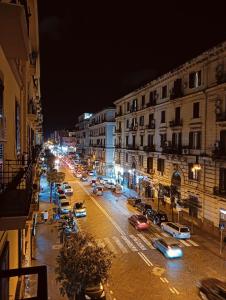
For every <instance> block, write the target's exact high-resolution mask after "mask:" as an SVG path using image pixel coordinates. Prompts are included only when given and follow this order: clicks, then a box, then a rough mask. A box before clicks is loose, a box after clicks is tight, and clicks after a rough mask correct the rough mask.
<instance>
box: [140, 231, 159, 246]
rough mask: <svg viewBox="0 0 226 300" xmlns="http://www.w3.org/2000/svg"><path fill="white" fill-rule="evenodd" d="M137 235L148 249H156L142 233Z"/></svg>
mask: <svg viewBox="0 0 226 300" xmlns="http://www.w3.org/2000/svg"><path fill="white" fill-rule="evenodd" d="M137 235H138V236H139V238H140V239H141V240H142V241H144V242H145V244H146V245H148V247H150V248H151V249H155V247H154V246H153V245H152V243H151V242H149V240H148V239H147V238H146V237H144V236H143V235H142V233H138V234H137Z"/></svg>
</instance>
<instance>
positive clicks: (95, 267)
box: [55, 232, 113, 299]
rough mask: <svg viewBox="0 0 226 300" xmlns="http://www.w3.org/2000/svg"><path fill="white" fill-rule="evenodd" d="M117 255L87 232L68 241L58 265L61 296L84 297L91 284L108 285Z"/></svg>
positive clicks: (58, 258) (57, 277)
mask: <svg viewBox="0 0 226 300" xmlns="http://www.w3.org/2000/svg"><path fill="white" fill-rule="evenodd" d="M112 258H113V253H112V252H111V251H110V250H109V249H108V248H107V247H103V246H99V245H98V244H97V242H96V241H95V239H94V238H93V237H92V236H91V235H90V234H87V233H81V232H78V233H76V234H72V235H71V237H70V239H67V240H66V241H65V243H64V244H63V247H62V249H61V250H60V252H59V254H58V256H57V259H56V262H57V267H56V269H55V272H56V275H57V276H56V281H57V282H59V283H60V293H61V295H62V296H64V295H65V294H66V295H67V296H68V298H69V299H75V297H76V295H77V296H78V295H82V294H83V293H84V290H85V288H86V286H87V285H88V284H91V283H94V284H95V283H99V282H100V281H102V282H105V281H106V280H107V279H108V276H109V271H110V268H111V265H112Z"/></svg>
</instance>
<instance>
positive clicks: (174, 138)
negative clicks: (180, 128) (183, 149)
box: [172, 132, 176, 146]
mask: <svg viewBox="0 0 226 300" xmlns="http://www.w3.org/2000/svg"><path fill="white" fill-rule="evenodd" d="M175 145H176V133H175V132H174V133H173V134H172V146H175Z"/></svg>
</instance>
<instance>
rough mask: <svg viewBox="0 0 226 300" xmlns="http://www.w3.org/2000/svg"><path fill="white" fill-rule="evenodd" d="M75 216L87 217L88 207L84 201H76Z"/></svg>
mask: <svg viewBox="0 0 226 300" xmlns="http://www.w3.org/2000/svg"><path fill="white" fill-rule="evenodd" d="M73 211H74V215H75V217H77V218H79V217H85V216H86V207H85V205H84V202H76V203H75V204H74V207H73Z"/></svg>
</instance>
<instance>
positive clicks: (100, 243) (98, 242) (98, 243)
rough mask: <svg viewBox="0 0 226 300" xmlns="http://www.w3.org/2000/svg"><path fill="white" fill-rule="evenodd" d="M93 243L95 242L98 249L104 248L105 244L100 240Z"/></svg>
mask: <svg viewBox="0 0 226 300" xmlns="http://www.w3.org/2000/svg"><path fill="white" fill-rule="evenodd" d="M95 241H96V242H97V245H98V246H100V247H105V246H106V245H105V243H104V242H103V241H102V240H101V239H95Z"/></svg>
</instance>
